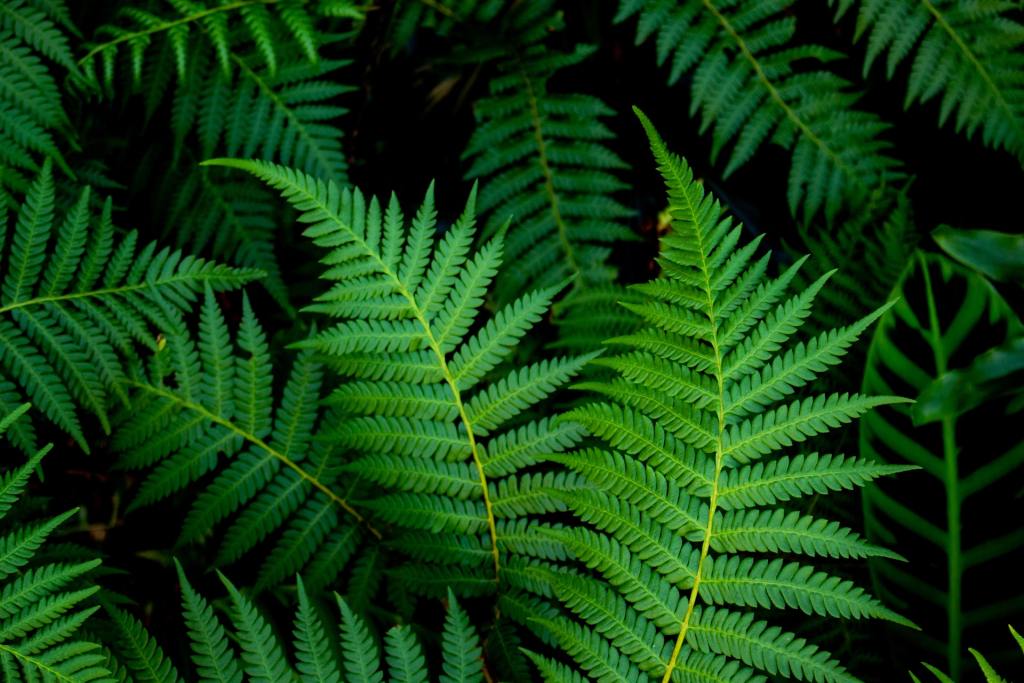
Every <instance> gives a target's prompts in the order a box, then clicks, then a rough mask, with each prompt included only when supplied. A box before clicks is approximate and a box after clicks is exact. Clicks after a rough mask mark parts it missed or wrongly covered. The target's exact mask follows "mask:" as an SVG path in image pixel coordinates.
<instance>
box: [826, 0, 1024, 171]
mask: <svg viewBox="0 0 1024 683" xmlns="http://www.w3.org/2000/svg"><path fill="white" fill-rule="evenodd" d="M829 4H830V5H834V6H836V7H837V18H838V17H841V16H842V15H844V14H845V13H846V12H848V11H849V10H850V9H851V8H852V7H854V6H856V7H857V8H858V12H857V33H856V37H857V38H858V39H859V38H861V37H864V36H866V37H867V55H866V57H865V60H864V72H865V74H866V73H867V72H868V71H869V70H870V69H871V66H872V65H873V64H874V63H875V61H876V60H877V59H879V58H881V57H885V60H886V65H885V74H886V77H887V78H889V79H892V78H893V77H894V76H895V74H896V69H897V67H899V66H900V64H902V63H904V62H906V61H907V60H910V61H911V64H910V73H909V80H908V83H907V96H906V101H905V104H906V105H907V106H909V105H911V104H913V103H914V102H928V101H929V100H933V99H936V98H938V99H939V102H940V105H939V123H940V125H944V124H945V123H946V122H947V121H948V120H949V119H950V117H951V116H953V117H954V118H953V121H954V127H955V128H956V130H957V131H958V132H962V133H965V134H966V135H967V136H968V137H970V136H973V135H974V134H975V133H980V136H981V140H982V142H983V143H984V144H986V145H988V146H990V147H995V148H997V149H1005V150H1007V151H1008V152H1010V153H1011V154H1014V155H1016V156H1017V158H1018V159H1020V160H1021V162H1022V163H1024V80H1022V79H1021V75H1020V74H1021V71H1022V70H1024V51H1022V48H1024V23H1022V22H1021V18H1020V12H1019V10H1020V6H1019V4H1018V3H1014V2H1006V1H1005V0H981V1H980V2H965V1H964V0H829Z"/></svg>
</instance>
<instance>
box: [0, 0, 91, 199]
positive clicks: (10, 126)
mask: <svg viewBox="0 0 1024 683" xmlns="http://www.w3.org/2000/svg"><path fill="white" fill-rule="evenodd" d="M75 31H76V29H75V27H74V25H73V24H71V22H70V19H69V18H68V13H67V8H66V7H65V5H64V2H63V0H53V1H52V2H40V3H37V2H31V1H30V0H10V1H9V2H4V3H3V4H2V5H0V205H4V204H7V205H10V206H16V204H15V202H14V201H13V200H12V198H11V196H10V193H11V192H12V191H14V190H17V191H20V192H24V191H25V190H26V189H27V186H28V184H29V182H30V179H31V177H33V176H34V175H36V174H37V173H38V172H39V169H40V167H41V165H42V160H43V159H47V158H48V159H52V160H53V162H54V163H55V164H57V166H58V167H60V168H61V169H62V170H63V171H64V172H65V173H67V174H68V175H73V174H72V173H71V169H70V168H69V167H68V165H67V162H66V161H65V159H64V155H65V154H66V152H67V149H66V148H63V151H62V143H64V144H71V145H74V142H73V139H74V131H73V130H71V126H70V124H69V122H68V117H67V114H66V113H65V111H64V105H63V102H62V97H61V92H60V90H59V89H58V87H57V81H58V79H60V78H62V77H63V76H64V75H71V76H74V75H76V74H77V73H78V68H77V66H76V64H75V61H74V58H73V56H72V52H71V48H70V46H69V44H68V33H74V32H75ZM54 67H58V68H59V69H60V71H61V72H62V73H56V72H55V69H54Z"/></svg>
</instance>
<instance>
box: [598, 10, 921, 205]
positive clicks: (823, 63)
mask: <svg viewBox="0 0 1024 683" xmlns="http://www.w3.org/2000/svg"><path fill="white" fill-rule="evenodd" d="M792 5H793V0H725V1H722V2H719V1H718V0H684V1H683V2H676V0H621V2H620V4H619V13H618V15H617V16H616V21H625V20H626V19H628V18H630V17H632V16H633V15H638V26H637V42H642V41H644V40H646V39H647V38H648V37H650V36H652V35H655V34H656V42H657V52H658V62H659V63H666V62H668V63H670V64H671V71H670V73H669V82H670V83H674V82H676V81H677V80H679V78H680V77H681V76H682V75H683V74H684V73H689V72H691V71H692V72H693V76H692V79H691V83H692V86H691V90H692V100H691V105H690V113H691V114H697V113H698V112H700V115H701V130H702V131H703V130H707V129H709V128H710V129H711V130H712V138H713V147H712V158H714V157H717V156H718V154H719V153H720V152H721V151H722V150H723V149H725V148H726V147H729V148H730V149H731V152H730V155H729V160H728V163H727V164H726V167H725V175H729V174H730V173H732V172H733V171H735V170H736V169H737V168H739V167H740V166H743V165H744V164H746V163H747V162H748V161H749V160H750V158H751V157H752V156H753V155H754V153H755V152H756V151H757V150H758V148H759V147H761V146H762V145H763V144H764V143H765V142H772V143H775V144H778V145H781V146H782V147H784V148H786V149H787V150H789V151H790V154H791V159H792V160H791V165H790V171H789V192H788V195H787V197H788V199H789V206H790V210H791V211H792V212H793V214H794V215H800V216H801V217H802V218H803V220H804V221H805V222H807V221H809V220H810V219H811V218H813V217H814V216H815V215H816V214H818V213H819V212H821V211H824V213H825V215H826V216H827V217H828V218H829V219H831V218H832V217H834V216H835V215H836V214H837V213H838V212H839V210H840V209H841V208H842V207H843V206H849V205H853V206H856V205H857V204H859V203H863V202H867V201H871V200H872V195H873V194H876V193H878V192H879V190H881V189H882V188H883V187H884V186H885V185H886V184H891V183H893V182H895V181H897V180H899V178H901V177H902V171H901V170H900V164H899V162H897V161H896V160H895V159H894V158H893V157H892V156H891V153H890V144H889V143H888V142H887V141H886V140H885V138H884V137H883V134H884V133H885V131H886V129H887V127H888V126H887V125H886V124H885V123H884V122H883V121H882V120H881V119H880V118H878V117H877V116H875V115H874V114H871V113H868V112H867V111H864V110H863V109H860V108H859V106H858V104H857V101H858V100H859V99H860V95H859V93H857V91H856V90H854V89H853V87H852V86H851V85H850V84H849V83H848V82H847V81H846V80H845V79H843V78H841V77H840V76H838V75H836V74H835V73H833V72H831V71H828V70H827V65H828V63H829V62H832V61H835V60H837V59H839V58H840V57H842V55H841V54H840V53H837V52H835V51H834V50H830V49H828V48H825V47H822V46H821V45H815V44H806V45H804V44H799V43H795V39H794V35H795V31H796V22H797V19H796V17H795V16H794V15H793V14H792V13H791V12H790V9H791V6H792ZM805 65H812V67H811V68H808V67H807V66H805Z"/></svg>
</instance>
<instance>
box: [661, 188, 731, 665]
mask: <svg viewBox="0 0 1024 683" xmlns="http://www.w3.org/2000/svg"><path fill="white" fill-rule="evenodd" d="M681 184H682V182H681ZM683 195H684V196H685V197H686V198H687V201H688V202H689V200H690V195H689V194H687V193H683ZM689 211H690V215H691V216H694V217H697V216H700V215H701V213H700V207H699V206H696V205H694V204H692V203H690V205H689ZM694 220H695V224H694V233H695V234H696V235H697V245H696V246H697V252H698V253H699V254H700V261H701V274H702V275H703V276H704V293H705V295H706V296H707V307H708V309H707V316H708V321H709V322H710V323H711V340H710V341H711V348H712V349H713V351H714V354H715V379H716V380H717V382H718V408H717V411H716V412H717V414H718V430H717V431H718V433H717V434H716V437H715V473H714V476H713V477H712V479H711V497H710V500H709V501H708V524H707V528H705V529H704V540H703V541H702V542H701V545H700V559H698V560H697V571H696V573H695V574H694V578H693V586H692V587H691V588H690V598H689V601H688V602H687V605H686V614H685V615H684V616H683V619H682V622H681V624H680V626H679V635H678V636H677V637H676V642H675V645H674V646H673V648H672V656H671V658H670V659H669V661H668V665H667V666H666V667H665V675H664V676H663V677H662V679H661V681H662V683H670V681H671V680H672V672H673V671H675V668H676V664H677V662H678V661H679V654H680V653H681V652H682V649H683V643H684V642H686V633H687V631H688V630H689V627H690V618H691V617H692V616H693V610H694V607H695V606H696V604H697V595H698V593H699V592H700V583H701V580H702V577H703V571H704V561H705V560H707V557H708V552H709V550H710V549H711V534H712V532H713V527H714V523H715V511H716V510H717V509H718V489H719V485H718V482H719V479H720V478H721V475H722V463H723V462H724V460H725V442H724V436H725V372H724V371H723V369H722V349H721V346H720V345H719V342H718V318H717V316H716V314H715V300H714V294H713V290H712V287H711V273H710V271H709V268H708V261H707V255H708V254H707V249H706V248H705V246H704V233H703V231H702V230H701V227H700V225H697V224H696V218H695V219H694Z"/></svg>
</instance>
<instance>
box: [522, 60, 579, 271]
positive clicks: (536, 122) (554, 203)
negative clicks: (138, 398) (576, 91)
mask: <svg viewBox="0 0 1024 683" xmlns="http://www.w3.org/2000/svg"><path fill="white" fill-rule="evenodd" d="M516 58H517V60H518V61H519V64H520V66H522V63H523V60H522V58H521V57H520V56H519V55H518V54H517V55H516ZM520 74H521V75H522V77H523V83H524V84H525V85H526V98H527V101H528V102H529V103H530V124H531V126H532V127H533V139H534V141H535V142H536V143H537V163H538V164H540V169H541V172H542V173H543V174H544V193H545V194H546V195H547V196H548V204H549V205H550V206H551V216H552V218H554V221H555V227H557V228H558V240H559V242H561V243H562V251H563V252H565V262H566V263H567V264H568V266H569V270H570V271H572V274H573V276H574V277H575V276H578V275H579V274H580V266H579V263H577V261H576V255H575V253H573V248H572V242H570V241H569V229H568V227H566V225H565V220H564V219H563V218H562V211H561V209H560V208H559V206H558V193H557V192H555V178H554V174H553V173H552V172H551V164H550V163H549V162H548V147H547V142H546V141H545V139H544V128H543V120H542V119H541V116H540V108H539V107H538V104H537V95H536V93H535V92H534V90H533V82H532V81H531V80H530V77H529V76H528V75H527V74H526V70H525V69H522V68H521V69H520Z"/></svg>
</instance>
